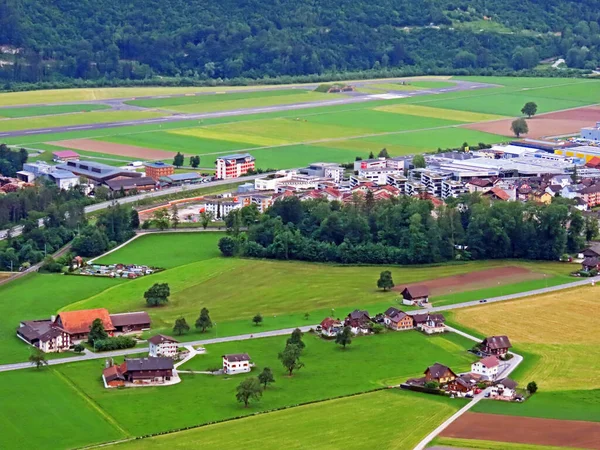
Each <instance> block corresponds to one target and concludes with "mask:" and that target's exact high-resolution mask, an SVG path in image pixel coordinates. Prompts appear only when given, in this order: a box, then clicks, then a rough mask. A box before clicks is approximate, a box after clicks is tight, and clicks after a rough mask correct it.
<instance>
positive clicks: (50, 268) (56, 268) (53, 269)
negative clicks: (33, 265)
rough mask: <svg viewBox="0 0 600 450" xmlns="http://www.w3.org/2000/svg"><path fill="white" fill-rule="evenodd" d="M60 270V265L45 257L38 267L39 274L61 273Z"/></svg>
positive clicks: (50, 257) (49, 257)
mask: <svg viewBox="0 0 600 450" xmlns="http://www.w3.org/2000/svg"><path fill="white" fill-rule="evenodd" d="M62 268H63V266H62V264H60V263H58V262H56V261H55V260H54V258H52V256H47V257H46V258H45V259H44V263H43V264H42V266H41V267H40V272H49V273H60V272H62Z"/></svg>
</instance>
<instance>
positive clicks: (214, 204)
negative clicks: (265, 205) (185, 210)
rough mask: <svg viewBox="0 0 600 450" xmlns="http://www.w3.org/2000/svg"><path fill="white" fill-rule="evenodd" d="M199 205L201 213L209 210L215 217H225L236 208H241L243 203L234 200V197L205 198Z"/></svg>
mask: <svg viewBox="0 0 600 450" xmlns="http://www.w3.org/2000/svg"><path fill="white" fill-rule="evenodd" d="M198 206H199V211H200V212H201V213H203V212H207V213H210V214H212V216H213V218H215V219H223V218H224V217H226V216H227V215H228V214H229V213H230V212H231V211H233V210H234V209H240V208H241V207H242V203H241V202H238V201H234V199H232V198H217V199H204V201H203V202H201V203H200V204H199V205H198Z"/></svg>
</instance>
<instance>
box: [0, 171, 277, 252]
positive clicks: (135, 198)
mask: <svg viewBox="0 0 600 450" xmlns="http://www.w3.org/2000/svg"><path fill="white" fill-rule="evenodd" d="M270 173H272V172H265V173H262V174H260V175H250V176H247V177H242V178H236V179H234V180H217V181H209V182H208V183H204V184H196V185H193V186H177V187H172V188H167V189H161V190H159V191H152V192H146V193H144V194H139V195H132V196H129V197H123V198H119V199H115V200H110V201H106V202H102V203H96V204H93V205H89V206H86V207H85V209H84V211H85V213H86V214H88V213H92V212H95V211H100V210H102V209H106V208H108V207H109V206H110V205H112V204H113V203H119V204H121V205H124V204H127V203H135V202H139V201H140V200H144V199H147V198H156V197H161V196H164V195H171V194H177V193H179V192H184V191H191V190H195V189H200V188H205V187H215V186H226V185H228V184H233V183H240V182H245V181H253V180H255V179H256V178H261V177H264V176H266V175H269V174H270ZM39 222H40V226H43V224H44V221H43V220H42V219H40V221H39ZM22 231H23V227H22V226H20V225H19V226H16V227H13V228H12V229H11V235H12V236H13V237H16V236H19V235H20V234H21V233H22ZM7 232H8V230H0V241H1V240H3V239H6V234H7Z"/></svg>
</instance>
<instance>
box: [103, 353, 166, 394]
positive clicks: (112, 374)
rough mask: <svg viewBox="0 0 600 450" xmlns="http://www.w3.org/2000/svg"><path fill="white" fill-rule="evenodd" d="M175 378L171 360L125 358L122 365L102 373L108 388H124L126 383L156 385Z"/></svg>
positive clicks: (109, 368) (114, 366)
mask: <svg viewBox="0 0 600 450" xmlns="http://www.w3.org/2000/svg"><path fill="white" fill-rule="evenodd" d="M171 377H173V360H172V359H171V358H163V357H160V358H153V357H148V358H125V362H123V364H121V365H113V366H110V367H107V368H106V369H104V370H103V371H102V378H103V379H104V382H105V384H106V385H107V386H110V387H115V386H123V385H125V383H127V382H128V383H133V384H155V383H164V382H165V381H170V380H171Z"/></svg>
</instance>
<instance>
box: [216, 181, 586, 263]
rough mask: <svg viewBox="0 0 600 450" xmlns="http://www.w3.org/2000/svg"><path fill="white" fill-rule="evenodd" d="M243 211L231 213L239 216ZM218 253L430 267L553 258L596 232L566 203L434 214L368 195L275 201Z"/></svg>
mask: <svg viewBox="0 0 600 450" xmlns="http://www.w3.org/2000/svg"><path fill="white" fill-rule="evenodd" d="M242 212H243V209H242V210H241V211H240V212H239V214H240V215H241V214H242ZM228 230H229V235H228V236H225V237H223V238H222V239H221V240H220V241H219V249H220V250H221V253H222V254H223V255H225V256H233V255H241V256H246V257H255V258H270V259H284V260H285V259H295V260H303V261H317V262H332V263H343V264H431V263H438V262H443V261H451V260H468V259H504V258H522V259H540V260H559V259H560V258H561V257H562V256H563V255H564V254H565V253H567V252H569V253H572V252H576V251H579V250H580V249H581V248H582V247H583V246H584V245H585V241H586V239H588V240H589V239H591V238H593V237H594V235H596V234H597V224H595V223H594V221H593V220H586V219H585V218H584V217H583V215H582V214H581V212H580V211H579V210H577V209H575V208H572V207H570V205H569V201H568V200H566V199H556V200H555V201H554V202H553V203H552V204H550V205H543V204H536V203H533V202H528V203H521V202H491V201H490V200H489V199H488V198H485V197H482V196H480V195H479V194H466V195H463V196H461V197H459V198H458V199H448V200H447V203H446V204H445V205H444V206H442V207H440V208H438V209H436V210H435V211H434V207H433V204H432V203H431V202H430V201H429V200H420V199H417V198H412V197H406V196H403V197H399V198H392V199H390V200H382V201H375V200H374V199H373V195H372V194H371V193H370V192H367V194H366V195H365V196H364V198H363V196H359V195H355V196H354V197H353V199H352V201H351V202H350V203H348V204H341V203H339V202H327V201H324V200H308V201H300V200H299V199H298V198H296V197H289V198H285V199H283V200H278V201H277V202H275V204H274V205H273V206H272V207H271V208H269V209H268V210H267V211H266V212H265V214H263V215H262V216H261V217H260V219H259V220H258V221H257V222H256V223H253V224H249V227H248V230H247V232H241V231H239V228H235V227H229V228H228Z"/></svg>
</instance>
